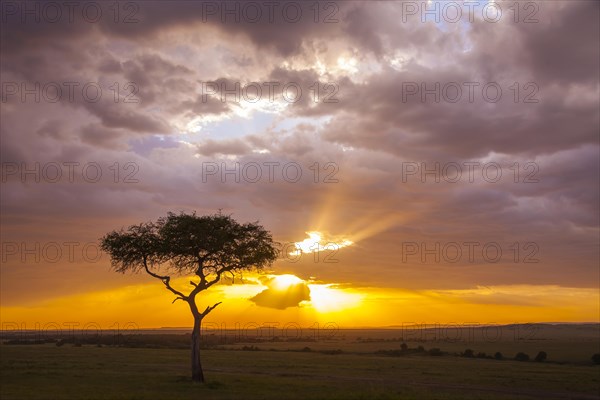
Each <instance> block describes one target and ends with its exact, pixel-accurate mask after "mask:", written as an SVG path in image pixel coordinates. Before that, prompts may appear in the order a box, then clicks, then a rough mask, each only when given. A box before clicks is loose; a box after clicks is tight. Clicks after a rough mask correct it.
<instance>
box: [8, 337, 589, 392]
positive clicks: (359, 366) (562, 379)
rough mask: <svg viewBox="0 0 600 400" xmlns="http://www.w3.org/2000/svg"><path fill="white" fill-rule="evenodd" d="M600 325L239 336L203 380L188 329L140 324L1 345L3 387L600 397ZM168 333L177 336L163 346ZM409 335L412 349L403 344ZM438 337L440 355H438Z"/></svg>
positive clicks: (208, 353)
mask: <svg viewBox="0 0 600 400" xmlns="http://www.w3.org/2000/svg"><path fill="white" fill-rule="evenodd" d="M597 334H598V327H597V326H586V327H584V329H579V328H578V327H577V326H563V328H556V327H551V326H550V327H547V328H546V329H545V330H542V331H541V332H538V334H537V335H536V336H535V337H529V338H527V339H523V340H515V336H514V335H510V336H508V337H505V338H504V339H503V340H495V341H493V342H491V341H490V340H489V337H488V339H487V340H479V341H477V340H475V338H473V339H474V340H473V341H471V342H469V343H465V342H463V341H458V342H457V341H454V342H452V341H449V340H448V338H447V337H446V338H445V340H439V339H440V337H437V338H434V336H433V335H432V334H431V332H430V333H429V334H428V335H425V337H422V338H419V339H418V340H415V341H404V340H402V338H400V337H399V331H398V330H347V331H340V332H339V333H337V334H336V335H334V336H333V337H329V338H328V339H320V340H316V341H308V340H307V341H305V342H304V341H301V340H294V341H285V340H275V341H274V340H267V341H262V342H261V341H259V340H253V341H252V344H249V343H244V342H243V341H238V342H236V343H233V344H225V345H219V346H214V347H213V348H209V349H206V350H204V352H203V357H204V358H203V365H204V370H205V376H206V378H207V382H206V383H205V384H204V385H199V384H194V383H192V382H191V381H190V379H189V357H190V353H189V351H188V349H185V348H166V347H180V346H173V345H172V343H173V340H174V338H175V339H177V340H178V341H179V342H178V343H185V341H186V337H185V336H183V335H162V336H161V335H151V336H145V338H144V335H139V336H138V337H137V338H135V339H133V340H130V341H128V343H129V344H133V345H135V346H139V345H140V343H142V344H143V343H144V342H145V343H146V344H147V346H149V347H136V348H132V347H117V346H107V345H103V346H102V347H99V346H98V345H93V344H83V345H81V346H75V345H74V344H73V343H65V344H64V345H62V346H57V345H56V344H53V343H45V344H36V345H22V344H20V345H15V344H3V345H1V346H0V361H1V369H0V384H1V386H0V398H1V399H44V400H46V399H56V400H60V399H122V400H125V399H127V400H134V399H136V400H142V399H173V400H175V399H278V400H281V399H532V398H539V399H600V393H599V391H600V365H593V363H592V361H591V356H592V354H593V353H598V352H600V349H598V346H599V343H600V342H599V341H598V337H597ZM403 336H404V337H405V338H407V337H406V336H407V335H406V332H404V333H403ZM163 337H164V338H163ZM151 338H152V339H151ZM161 338H163V341H164V342H165V343H167V344H168V346H160V345H157V343H159V344H160V340H161ZM412 338H413V339H415V338H416V337H415V336H412ZM426 339H429V340H426ZM431 339H435V340H431ZM516 339H518V337H517V338H516ZM157 340H158V342H157ZM403 342H406V344H407V345H408V351H407V352H405V353H402V352H400V353H399V352H398V351H399V349H400V345H401V343H403ZM418 346H423V348H424V349H425V351H420V352H417V351H416V349H417V347H418ZM432 348H439V349H440V350H441V351H442V353H443V355H439V356H433V355H430V352H429V350H431V349H432ZM466 348H471V349H473V350H474V352H475V353H479V352H485V353H486V355H489V354H494V353H495V352H497V351H500V352H502V353H503V355H504V357H505V359H504V360H496V359H491V358H476V357H475V358H465V357H461V356H460V354H461V352H464V350H465V349H466ZM381 351H383V352H381ZM518 351H522V352H525V353H528V354H529V355H530V356H531V358H533V357H535V355H536V354H537V352H538V351H545V352H546V353H547V354H548V358H547V360H546V361H544V362H535V361H528V362H519V361H515V360H511V359H507V358H512V357H514V355H515V353H516V352H518ZM386 352H387V353H386Z"/></svg>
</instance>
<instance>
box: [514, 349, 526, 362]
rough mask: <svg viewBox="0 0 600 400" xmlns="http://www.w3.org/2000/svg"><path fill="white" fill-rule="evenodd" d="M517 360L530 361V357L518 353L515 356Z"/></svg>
mask: <svg viewBox="0 0 600 400" xmlns="http://www.w3.org/2000/svg"><path fill="white" fill-rule="evenodd" d="M515 360H517V361H529V356H528V355H527V354H525V353H523V352H521V351H520V352H518V353H517V355H516V356H515Z"/></svg>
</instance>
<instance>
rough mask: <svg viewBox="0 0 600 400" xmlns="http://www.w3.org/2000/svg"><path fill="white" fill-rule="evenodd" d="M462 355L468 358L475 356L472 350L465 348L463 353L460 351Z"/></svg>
mask: <svg viewBox="0 0 600 400" xmlns="http://www.w3.org/2000/svg"><path fill="white" fill-rule="evenodd" d="M462 356H463V357H468V358H473V357H475V354H474V353H473V350H471V349H466V350H465V352H464V353H462Z"/></svg>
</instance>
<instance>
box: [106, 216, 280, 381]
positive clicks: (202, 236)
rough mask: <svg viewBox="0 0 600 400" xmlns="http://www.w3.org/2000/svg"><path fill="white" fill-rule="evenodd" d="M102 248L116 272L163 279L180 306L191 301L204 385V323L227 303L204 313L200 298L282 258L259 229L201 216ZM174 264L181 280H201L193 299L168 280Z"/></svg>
mask: <svg viewBox="0 0 600 400" xmlns="http://www.w3.org/2000/svg"><path fill="white" fill-rule="evenodd" d="M100 240H101V248H102V250H103V251H105V252H106V253H108V254H109V255H110V257H111V265H112V267H113V269H114V270H115V271H116V272H121V273H125V272H133V273H138V272H141V271H144V272H146V273H147V274H149V275H150V276H152V277H154V278H156V279H159V280H160V281H161V282H162V283H163V284H164V285H165V288H166V289H167V290H169V291H171V292H172V293H173V294H174V295H175V296H176V297H175V300H173V303H174V302H175V301H177V300H182V301H185V302H186V303H187V304H188V305H189V307H190V311H191V312H192V316H193V317H194V328H193V331H192V346H191V347H192V360H191V361H192V380H193V381H196V382H204V374H203V372H202V364H201V361H200V335H201V327H202V320H203V319H204V317H206V315H208V313H210V312H211V311H212V310H213V309H214V308H215V307H217V306H218V305H219V304H221V302H218V303H216V304H213V305H209V306H207V307H206V308H205V309H204V311H202V312H201V311H200V309H199V308H198V305H197V304H196V296H197V295H198V294H199V293H200V292H202V291H204V290H206V289H208V288H210V287H211V286H213V285H214V284H216V283H217V282H219V281H220V280H221V278H222V277H223V276H224V275H225V274H230V275H231V276H232V277H233V276H235V275H236V274H240V273H242V272H243V271H248V270H253V269H257V270H260V269H262V268H264V267H265V266H268V265H270V264H271V263H272V262H273V261H275V259H276V258H277V250H276V247H275V245H276V243H275V242H273V239H272V237H271V234H270V233H269V232H268V231H267V230H265V229H264V228H263V227H262V226H260V225H258V223H247V224H240V223H238V222H236V221H235V220H234V219H232V218H231V217H230V216H228V215H222V214H221V213H220V212H219V214H214V215H208V216H197V215H196V213H193V214H185V213H180V214H174V213H168V214H167V216H166V217H163V218H159V219H158V221H156V222H146V223H141V224H139V225H133V226H130V227H129V228H128V229H127V230H124V229H121V230H120V231H113V232H110V233H108V234H107V235H105V236H104V237H102V238H101V239H100ZM165 264H168V267H170V270H171V271H173V272H174V273H175V274H176V275H192V274H193V275H195V276H196V277H197V278H198V279H199V280H198V281H197V282H195V281H194V280H190V285H191V286H192V289H191V291H190V292H189V293H188V294H184V292H182V291H180V290H178V289H175V288H174V287H173V286H172V285H171V276H169V275H165V274H164V272H161V270H164V269H165V268H163V266H164V265H165Z"/></svg>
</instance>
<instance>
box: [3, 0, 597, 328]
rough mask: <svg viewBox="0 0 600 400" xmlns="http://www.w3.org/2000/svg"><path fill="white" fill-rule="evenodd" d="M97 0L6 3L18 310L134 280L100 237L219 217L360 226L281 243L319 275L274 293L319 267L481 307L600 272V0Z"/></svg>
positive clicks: (300, 292) (310, 227)
mask: <svg viewBox="0 0 600 400" xmlns="http://www.w3.org/2000/svg"><path fill="white" fill-rule="evenodd" d="M90 3H93V4H96V6H92V5H88V6H85V4H84V3H81V4H79V5H78V6H77V7H76V8H75V9H74V11H73V20H72V21H71V20H70V17H69V15H70V14H69V10H68V9H66V8H65V7H66V6H63V5H62V4H63V3H60V2H58V3H54V4H58V6H59V7H62V17H61V18H59V19H58V20H57V21H54V20H52V16H53V15H54V14H52V13H50V11H51V10H49V9H48V7H49V6H47V5H46V2H37V1H28V2H27V7H29V8H28V9H29V10H34V11H32V12H34V13H38V14H39V17H40V18H39V21H38V20H36V19H35V15H34V14H32V13H29V14H27V13H25V14H23V12H24V11H23V9H22V7H24V4H25V3H23V2H3V4H2V24H1V28H0V29H1V34H2V35H1V39H0V40H1V48H2V58H1V60H0V69H1V72H2V87H1V93H0V95H1V97H2V99H1V110H0V117H1V124H0V137H1V146H0V156H1V158H2V182H1V184H2V191H1V200H2V201H1V205H0V208H1V213H2V225H1V228H0V232H1V233H2V246H3V248H2V257H3V259H2V266H1V269H0V271H1V274H2V280H1V283H0V286H1V300H2V304H3V306H7V307H8V306H11V307H20V306H24V305H26V304H31V303H32V302H35V301H38V300H40V299H52V298H54V297H58V296H64V295H78V293H86V292H90V291H103V290H112V289H114V288H115V287H117V286H119V285H121V284H123V285H124V284H133V283H139V282H140V280H141V279H142V278H140V277H128V278H123V277H118V279H117V277H116V276H113V275H114V274H112V273H111V272H110V271H109V270H108V266H109V262H108V259H107V257H106V255H103V256H101V257H100V258H99V259H97V260H96V259H94V260H93V262H91V261H90V258H91V256H90V255H89V254H87V253H82V250H81V249H82V248H83V245H84V244H90V243H92V244H93V243H97V239H98V238H99V237H101V236H102V235H103V234H104V233H106V232H107V231H109V230H111V229H114V228H119V227H121V226H128V225H130V224H134V223H138V222H140V221H148V220H155V219H156V218H157V217H160V216H163V215H165V214H166V213H167V212H168V211H175V212H177V211H192V210H195V211H197V212H198V213H200V214H203V213H213V212H216V211H217V210H219V209H222V210H223V212H225V213H228V214H229V213H231V214H233V216H234V218H236V219H238V220H240V221H255V220H259V221H260V222H261V224H263V225H265V226H266V227H267V229H269V230H270V231H272V232H273V235H274V237H275V239H276V240H277V241H279V242H280V243H281V244H282V248H286V247H285V246H286V245H288V248H289V249H290V250H291V249H293V247H289V246H290V245H293V244H294V243H297V242H301V241H302V240H303V239H305V238H306V232H329V233H331V237H332V238H336V239H337V238H343V239H344V240H348V241H349V242H352V245H348V246H343V247H339V248H335V246H331V247H328V248H327V249H324V250H322V251H318V252H314V253H312V252H305V253H303V254H301V255H300V257H291V256H290V255H289V252H288V253H287V256H286V255H285V254H283V255H282V257H281V259H279V260H278V261H277V262H276V263H275V265H274V266H273V270H274V271H270V272H275V273H278V274H283V273H285V274H294V275H296V276H298V277H299V278H301V279H302V280H303V281H302V282H299V283H293V284H292V285H291V286H289V288H287V289H286V290H282V289H281V288H276V287H274V286H273V285H274V284H275V283H274V282H270V283H268V284H267V283H265V284H267V286H268V288H267V289H264V291H262V292H260V293H258V294H256V293H252V294H251V295H248V296H247V297H246V298H247V299H252V301H251V302H250V304H251V305H252V306H253V307H256V306H260V307H256V308H261V307H267V308H272V309H277V310H285V309H288V311H289V310H290V309H294V308H295V307H296V306H298V305H299V304H300V303H301V302H303V301H307V302H308V301H310V300H311V297H314V296H315V295H316V296H319V293H320V295H321V297H322V298H326V297H327V296H328V295H329V294H331V292H327V291H325V290H323V291H322V292H318V291H313V290H312V288H309V285H308V284H307V283H306V282H316V281H319V282H322V284H323V285H327V284H333V283H343V284H345V285H346V286H344V287H345V288H361V287H368V288H370V289H369V290H375V291H376V290H378V289H377V288H386V289H385V290H388V289H389V290H416V291H428V290H434V291H442V292H443V293H445V294H448V293H454V292H452V291H454V290H457V291H465V292H461V293H468V295H467V294H465V296H466V297H467V298H468V301H470V302H473V303H477V302H479V301H480V300H477V298H479V299H480V298H481V297H478V296H484V295H485V293H484V292H482V291H480V290H475V289H474V288H479V287H481V286H489V287H493V286H498V287H502V288H517V289H518V288H527V291H531V289H530V288H531V287H535V286H536V285H539V286H540V287H546V288H554V287H560V288H563V289H564V291H569V290H573V293H575V294H577V293H586V295H587V293H589V292H588V290H590V289H593V288H597V287H598V279H599V278H600V275H599V271H598V263H599V262H600V256H599V249H598V241H599V240H600V234H599V224H600V212H599V207H598V204H599V202H600V193H599V186H598V182H599V178H600V177H599V170H600V161H599V160H600V146H599V145H600V143H599V136H598V133H599V132H600V111H599V110H600V83H599V71H600V45H599V43H600V42H599V40H600V39H599V37H600V28H599V24H600V22H599V21H600V3H598V2H595V1H584V0H574V1H569V2H566V1H552V2H550V1H546V2H527V3H525V2H518V6H519V7H520V8H519V9H520V13H519V14H518V15H517V14H515V12H514V11H511V10H513V9H510V8H508V7H511V6H513V3H514V2H503V1H496V2H488V1H487V0H482V1H480V2H476V3H477V5H476V6H475V8H474V10H475V11H474V13H473V15H470V14H469V13H468V12H467V11H468V9H467V8H466V7H465V8H463V14H462V19H461V20H460V21H449V20H448V19H449V18H448V16H447V15H446V16H445V17H444V15H440V18H439V20H438V21H436V20H435V19H436V18H435V16H433V15H429V16H427V15H424V14H423V12H422V11H423V10H417V11H414V9H412V8H410V7H408V8H407V4H408V3H411V4H412V3H414V4H417V5H418V4H421V3H423V4H425V2H403V1H386V2H366V1H365V2H361V1H343V2H317V3H315V2H287V1H286V2H274V4H276V6H275V8H274V9H271V10H270V9H268V8H265V7H266V6H264V4H263V3H262V2H257V3H254V4H258V6H259V7H262V8H261V9H260V10H259V11H260V17H259V14H256V13H255V12H256V11H257V10H255V9H253V8H252V7H255V6H248V5H247V4H246V3H245V2H204V1H200V2H196V1H174V2H168V3H167V2H161V1H149V2H126V3H122V4H121V3H119V7H120V8H119V14H118V15H116V14H114V12H115V11H114V9H111V8H110V7H109V3H104V2H90ZM267 3H268V2H267ZM459 3H460V2H459ZM110 4H112V3H110ZM261 4H262V6H261ZM269 4H270V3H269ZM428 4H429V7H438V9H439V10H442V9H443V8H444V7H445V6H444V4H445V3H444V2H436V1H433V2H431V3H429V2H428ZM490 4H497V5H496V6H493V5H490ZM527 4H534V5H535V6H534V7H533V8H532V6H527ZM93 7H100V8H101V9H102V15H101V16H100V17H98V18H95V17H94V15H95V14H94V13H93V11H94V9H92V8H93ZM484 7H488V8H490V7H492V8H493V7H501V8H502V10H503V13H502V16H501V18H500V19H498V20H495V19H494V18H492V17H491V15H492V14H489V15H487V14H486V15H485V16H484V14H482V9H483V8H484ZM84 9H85V10H86V12H87V13H83V14H82V12H83V10H84ZM35 10H37V11H35ZM317 11H318V12H317ZM490 13H491V11H490ZM23 18H25V19H23ZM332 241H334V240H333V239H332ZM51 242H52V243H57V244H59V245H60V246H61V248H62V256H61V257H58V259H52V257H50V256H49V253H48V254H46V253H44V251H43V249H44V246H45V245H48V243H51ZM71 242H77V243H79V247H78V248H77V250H76V252H75V254H74V256H73V257H72V258H69V257H68V256H69V250H68V247H66V245H65V243H71ZM472 243H475V244H472ZM15 244H16V245H17V247H16V248H15V247H14V246H13V245H15ZM321 244H323V245H327V244H328V243H321ZM7 246H8V247H7ZM36 246H38V247H39V250H35V249H36V248H38V247H36ZM28 249H34V250H32V251H33V253H32V252H30V251H29V250H28ZM88 250H89V252H90V254H91V252H92V250H90V249H88ZM459 251H460V254H459V253H457V252H459ZM498 251H500V253H501V254H500V253H498ZM34 253H36V254H34ZM459 255H460V256H459ZM496 255H498V257H496ZM119 279H125V281H122V280H119ZM373 288H375V289H373ZM567 288H568V289H567ZM472 289H473V290H475V291H474V292H473V293H469V292H468V291H469V290H472ZM517 289H514V290H517ZM563 289H561V290H563ZM382 290H383V289H382ZM511 290H513V289H510V290H509V289H506V290H505V291H501V292H498V293H494V296H493V297H487V299H496V298H501V299H502V301H506V300H507V299H508V298H509V297H510V296H511V295H512V294H514V293H516V292H513V291H511ZM340 291H343V290H342V289H340ZM517 291H518V290H517ZM561 293H563V292H561ZM575 294H574V295H575ZM523 296H524V297H523V298H525V300H523V298H521V297H519V296H518V295H516V294H515V302H520V301H526V302H527V303H529V302H531V303H535V304H537V303H536V300H535V299H532V298H531V297H529V294H527V296H525V295H523ZM582 296H583V295H582ZM339 298H342V296H341V295H340V297H339ZM517 298H518V299H517ZM519 299H520V300H519ZM490 301H491V300H490ZM582 301H583V300H582ZM586 301H587V300H586ZM322 304H323V302H322ZM586 304H587V303H586ZM578 315H579V314H578ZM581 315H583V314H581ZM585 315H588V314H585ZM465 318H466V316H465ZM467 319H468V318H467ZM356 323H359V322H356Z"/></svg>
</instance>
